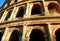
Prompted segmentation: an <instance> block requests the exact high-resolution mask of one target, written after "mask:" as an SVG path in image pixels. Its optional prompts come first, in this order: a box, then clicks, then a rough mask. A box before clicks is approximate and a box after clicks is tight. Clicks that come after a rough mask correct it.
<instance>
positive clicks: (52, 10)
mask: <svg viewBox="0 0 60 41" xmlns="http://www.w3.org/2000/svg"><path fill="white" fill-rule="evenodd" d="M48 10H49V13H50V14H54V13H56V12H57V13H60V8H59V6H58V5H57V4H56V3H50V4H49V5H48Z"/></svg>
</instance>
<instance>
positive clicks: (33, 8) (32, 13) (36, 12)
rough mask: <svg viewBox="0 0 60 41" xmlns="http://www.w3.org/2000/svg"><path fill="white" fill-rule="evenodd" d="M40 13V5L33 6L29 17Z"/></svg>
mask: <svg viewBox="0 0 60 41" xmlns="http://www.w3.org/2000/svg"><path fill="white" fill-rule="evenodd" d="M41 13H42V7H41V5H40V4H34V5H33V7H32V11H31V15H34V14H41Z"/></svg>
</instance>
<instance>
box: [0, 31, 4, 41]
mask: <svg viewBox="0 0 60 41" xmlns="http://www.w3.org/2000/svg"><path fill="white" fill-rule="evenodd" d="M2 35H3V34H2V32H0V41H1V39H2Z"/></svg>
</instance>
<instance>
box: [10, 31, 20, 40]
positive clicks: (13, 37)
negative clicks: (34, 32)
mask: <svg viewBox="0 0 60 41" xmlns="http://www.w3.org/2000/svg"><path fill="white" fill-rule="evenodd" d="M9 41H21V35H20V33H19V32H18V31H17V30H14V31H13V32H12V34H11V37H10V39H9Z"/></svg>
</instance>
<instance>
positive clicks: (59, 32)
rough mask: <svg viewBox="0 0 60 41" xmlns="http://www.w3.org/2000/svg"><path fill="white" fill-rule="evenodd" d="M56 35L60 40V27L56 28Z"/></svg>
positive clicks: (59, 40) (58, 40) (57, 40)
mask: <svg viewBox="0 0 60 41" xmlns="http://www.w3.org/2000/svg"><path fill="white" fill-rule="evenodd" d="M55 35H56V41H60V28H59V29H57V30H56V32H55Z"/></svg>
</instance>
